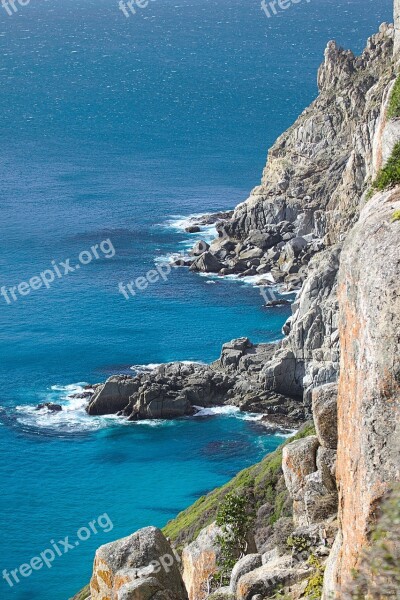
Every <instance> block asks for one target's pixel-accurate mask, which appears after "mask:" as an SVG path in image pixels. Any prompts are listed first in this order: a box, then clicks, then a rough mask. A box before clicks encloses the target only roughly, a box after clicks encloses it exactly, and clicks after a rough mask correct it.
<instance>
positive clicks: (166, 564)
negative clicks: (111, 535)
mask: <svg viewBox="0 0 400 600" xmlns="http://www.w3.org/2000/svg"><path fill="white" fill-rule="evenodd" d="M160 591H162V592H164V591H165V593H163V595H162V597H163V598H165V600H166V599H167V597H169V598H170V600H173V599H175V600H187V594H186V590H185V586H184V584H183V580H182V577H181V574H180V571H179V563H178V562H177V559H176V557H175V555H174V553H173V551H172V548H171V546H170V545H169V543H168V542H167V540H166V539H165V537H164V535H163V534H162V532H161V531H160V530H159V529H157V528H156V527H146V528H145V529H140V530H139V531H137V532H136V533H134V534H133V535H131V536H129V537H126V538H123V539H120V540H117V541H116V542H112V543H111V544H106V545H104V546H101V547H100V548H99V549H98V550H97V552H96V557H95V561H94V566H93V575H92V579H91V582H90V593H91V600H104V598H118V600H149V599H150V597H152V596H153V595H154V594H155V593H158V592H160ZM160 600H161V597H160Z"/></svg>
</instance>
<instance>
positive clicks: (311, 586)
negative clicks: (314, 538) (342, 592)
mask: <svg viewBox="0 0 400 600" xmlns="http://www.w3.org/2000/svg"><path fill="white" fill-rule="evenodd" d="M307 562H308V564H309V565H310V566H311V567H313V568H314V569H315V571H314V573H313V575H311V577H310V578H309V580H308V581H307V587H306V590H305V594H306V598H307V599H308V600H320V598H321V596H322V591H323V587H324V571H325V567H324V566H323V565H321V563H320V562H319V560H318V558H317V557H316V556H315V555H314V554H311V556H310V557H309V559H308V561H307Z"/></svg>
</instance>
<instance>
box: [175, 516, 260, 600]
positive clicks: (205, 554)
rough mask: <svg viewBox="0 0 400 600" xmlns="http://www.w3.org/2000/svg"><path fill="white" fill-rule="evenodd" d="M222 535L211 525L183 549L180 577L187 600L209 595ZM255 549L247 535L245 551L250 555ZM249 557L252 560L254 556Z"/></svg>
mask: <svg viewBox="0 0 400 600" xmlns="http://www.w3.org/2000/svg"><path fill="white" fill-rule="evenodd" d="M222 534H223V533H222V530H221V528H220V527H218V526H217V525H216V524H215V523H212V524H211V525H209V526H208V527H205V528H204V529H202V530H201V532H200V533H199V535H198V536H197V538H196V539H195V541H194V542H192V543H191V544H189V545H188V546H185V548H184V549H183V552H182V566H183V575H182V576H183V581H184V582H185V585H186V589H187V591H188V595H189V600H204V599H205V598H206V597H207V596H208V595H209V594H210V590H211V587H212V576H213V575H214V573H216V571H217V569H218V561H219V558H220V556H221V548H220V545H219V541H218V537H219V536H221V535H222ZM255 549H256V548H255V542H254V538H253V536H252V535H249V539H248V545H247V550H248V552H249V553H251V552H255ZM251 556H252V557H253V558H254V556H255V555H252V554H251ZM238 558H239V553H238ZM245 558H248V557H245ZM242 560H243V559H242Z"/></svg>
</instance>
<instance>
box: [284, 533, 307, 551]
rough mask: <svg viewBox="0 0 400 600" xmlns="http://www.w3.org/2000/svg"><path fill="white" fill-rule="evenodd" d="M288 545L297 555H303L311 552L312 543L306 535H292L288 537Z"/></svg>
mask: <svg viewBox="0 0 400 600" xmlns="http://www.w3.org/2000/svg"><path fill="white" fill-rule="evenodd" d="M286 545H287V547H288V548H290V549H291V550H292V551H293V552H295V553H296V554H301V553H302V552H308V551H309V550H310V546H311V542H310V540H309V539H308V538H307V537H305V536H304V535H291V536H290V537H288V539H287V541H286Z"/></svg>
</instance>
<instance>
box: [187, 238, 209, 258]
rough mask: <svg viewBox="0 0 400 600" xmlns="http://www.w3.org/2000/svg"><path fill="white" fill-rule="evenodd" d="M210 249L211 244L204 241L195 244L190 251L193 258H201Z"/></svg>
mask: <svg viewBox="0 0 400 600" xmlns="http://www.w3.org/2000/svg"><path fill="white" fill-rule="evenodd" d="M209 249H210V244H207V242H205V241H204V240H200V241H198V242H196V243H195V245H194V246H193V248H192V250H191V251H190V254H192V256H201V255H202V254H203V252H206V251H207V250H209Z"/></svg>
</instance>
